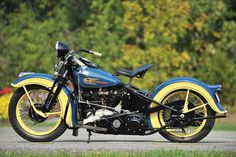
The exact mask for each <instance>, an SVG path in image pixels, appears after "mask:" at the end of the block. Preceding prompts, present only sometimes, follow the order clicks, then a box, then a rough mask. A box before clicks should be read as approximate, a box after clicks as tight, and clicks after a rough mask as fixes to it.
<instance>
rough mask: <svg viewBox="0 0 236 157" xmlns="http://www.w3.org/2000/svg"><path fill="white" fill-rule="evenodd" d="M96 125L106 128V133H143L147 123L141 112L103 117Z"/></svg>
mask: <svg viewBox="0 0 236 157" xmlns="http://www.w3.org/2000/svg"><path fill="white" fill-rule="evenodd" d="M96 125H97V126H98V127H103V128H107V129H108V130H107V131H106V133H107V134H123V135H143V134H144V133H145V131H146V125H147V124H146V121H145V119H144V117H143V116H142V115H141V114H139V113H129V114H127V113H125V114H114V115H111V116H107V117H103V118H102V119H101V120H99V121H97V122H96Z"/></svg>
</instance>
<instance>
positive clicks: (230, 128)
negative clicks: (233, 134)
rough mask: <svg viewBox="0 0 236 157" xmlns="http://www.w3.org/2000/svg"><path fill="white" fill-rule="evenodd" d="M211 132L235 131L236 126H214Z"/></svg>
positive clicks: (221, 124)
mask: <svg viewBox="0 0 236 157" xmlns="http://www.w3.org/2000/svg"><path fill="white" fill-rule="evenodd" d="M213 130H215V131H236V124H227V123H226V124H223V123H219V124H217V123H216V124H215V126H214V128H213Z"/></svg>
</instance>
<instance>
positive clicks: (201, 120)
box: [9, 41, 227, 142]
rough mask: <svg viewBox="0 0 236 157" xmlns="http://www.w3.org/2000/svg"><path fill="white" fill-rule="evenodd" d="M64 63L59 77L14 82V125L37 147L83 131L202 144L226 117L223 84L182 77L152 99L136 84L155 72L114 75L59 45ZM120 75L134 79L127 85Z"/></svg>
mask: <svg viewBox="0 0 236 157" xmlns="http://www.w3.org/2000/svg"><path fill="white" fill-rule="evenodd" d="M55 48H56V55H57V57H58V59H59V63H57V64H56V65H55V71H54V75H49V74H44V73H31V72H21V73H20V74H19V77H18V78H17V79H16V80H15V81H14V82H13V83H12V86H13V87H16V88H17V90H16V91H15V93H14V95H13V96H12V98H11V101H10V104H9V120H10V123H11V125H12V127H13V129H14V130H15V131H16V133H18V134H19V135H20V136H21V137H23V138H24V139H26V140H29V141H32V142H47V141H52V140H54V139H56V138H58V137H59V136H60V135H62V134H63V133H64V132H65V131H66V129H72V130H73V131H72V135H73V136H78V129H80V128H85V129H87V131H88V142H89V141H90V136H91V135H92V133H98V134H114V135H121V134H122V135H142V136H143V135H151V134H154V133H157V132H159V133H160V134H161V135H162V136H163V137H164V138H166V139H167V140H169V141H172V142H198V141H200V140H202V139H203V138H204V137H206V136H207V135H208V133H209V132H210V131H211V129H212V128H213V126H214V123H215V119H216V118H223V117H226V113H227V111H226V109H225V108H224V107H223V106H222V105H221V104H220V99H219V96H218V93H217V92H218V91H220V90H221V85H219V84H217V85H207V84H205V83H203V82H201V81H199V80H196V79H193V78H188V77H178V78H174V79H171V80H168V81H166V82H164V83H162V84H161V85H159V86H157V87H156V89H155V90H154V91H153V92H152V93H151V94H150V93H149V92H147V91H144V90H141V89H139V88H137V87H135V86H134V85H132V79H133V78H135V77H136V78H139V79H142V78H143V77H144V76H145V73H146V72H147V71H148V70H149V69H150V68H151V67H152V65H151V64H145V65H142V66H140V67H139V68H137V69H136V70H135V71H131V70H127V69H123V70H117V71H116V74H111V73H108V72H105V71H103V70H102V69H100V68H98V67H97V65H96V64H94V63H92V62H90V61H89V60H88V59H86V58H84V57H82V56H81V55H82V53H88V54H92V55H96V56H101V53H98V52H95V51H91V50H84V49H80V50H78V51H75V50H69V48H68V47H67V45H66V44H64V43H62V42H59V41H58V42H57V43H56V45H55ZM119 76H125V77H128V78H129V82H128V83H124V82H122V81H121V80H120V79H119Z"/></svg>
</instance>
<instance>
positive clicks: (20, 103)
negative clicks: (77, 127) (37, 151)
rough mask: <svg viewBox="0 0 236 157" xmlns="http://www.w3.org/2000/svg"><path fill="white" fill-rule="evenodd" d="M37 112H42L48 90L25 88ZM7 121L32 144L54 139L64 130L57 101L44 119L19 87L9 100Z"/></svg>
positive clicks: (29, 86) (39, 87)
mask: <svg viewBox="0 0 236 157" xmlns="http://www.w3.org/2000/svg"><path fill="white" fill-rule="evenodd" d="M26 89H27V91H28V93H29V96H30V98H31V100H32V102H33V104H34V106H35V107H36V109H37V110H39V111H42V112H43V104H44V102H45V101H46V98H47V96H48V94H49V89H48V88H46V87H43V86H40V85H28V86H27V87H26ZM9 120H10V123H11V125H12V127H13V129H14V130H15V131H16V132H17V133H18V134H19V135H20V136H21V137H23V138H24V139H26V140H29V141H32V142H48V141H52V140H54V139H56V138H57V137H59V136H60V135H61V134H63V133H64V132H65V130H66V126H65V124H64V122H63V120H62V118H61V104H60V102H59V101H58V100H57V101H56V103H55V104H54V106H53V108H52V110H51V111H50V114H49V115H48V116H47V117H46V118H44V117H41V116H40V115H38V114H37V113H36V112H35V111H34V109H33V108H32V107H31V105H30V101H29V98H28V96H27V94H26V92H25V91H24V89H23V88H22V87H21V88H19V89H17V91H16V92H15V93H14V95H13V96H12V98H11V101H10V105H9Z"/></svg>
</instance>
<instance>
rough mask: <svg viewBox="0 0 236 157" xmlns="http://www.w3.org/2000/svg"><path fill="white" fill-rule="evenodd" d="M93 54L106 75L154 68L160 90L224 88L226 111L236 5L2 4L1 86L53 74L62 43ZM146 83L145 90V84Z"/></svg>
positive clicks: (149, 83)
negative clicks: (168, 84) (198, 85)
mask: <svg viewBox="0 0 236 157" xmlns="http://www.w3.org/2000/svg"><path fill="white" fill-rule="evenodd" d="M57 40H61V41H64V42H65V43H67V44H68V45H69V46H70V47H71V48H74V49H79V48H84V49H92V50H96V51H99V52H102V53H103V57H102V58H95V57H92V56H86V57H88V58H90V59H91V60H93V61H94V62H96V63H97V64H98V65H99V66H100V67H101V68H103V69H105V70H108V71H110V72H112V73H113V72H114V70H115V69H119V68H129V69H135V68H136V67H138V66H140V65H141V64H145V63H151V64H153V65H154V67H153V68H152V70H151V71H150V72H149V73H147V75H146V77H145V80H144V81H142V80H138V79H135V80H134V84H135V85H137V86H139V87H141V88H144V89H148V90H153V89H154V88H155V86H156V85H158V84H160V83H161V82H163V81H165V80H168V79H170V78H173V77H177V76H192V77H195V78H197V79H200V80H202V81H204V82H207V83H209V84H214V83H222V84H223V85H224V91H223V95H222V98H223V103H227V104H230V105H234V104H235V102H236V97H235V96H234V95H235V94H234V93H235V92H236V72H235V69H236V57H235V55H236V3H235V1H233V0H215V1H211V0H175V1H172V0H158V1H157V0H152V1H145V0H139V1H120V0H109V1H108V0H97V1H92V0H86V1H83V0H72V1H68V0H64V1H62V0H58V1H49V0H42V1H16V0H3V1H1V2H0V49H1V52H0V62H1V63H2V64H1V66H0V71H1V72H0V80H1V86H6V85H9V84H10V82H11V81H13V80H14V79H15V78H16V76H17V74H18V73H19V72H20V71H35V72H47V73H51V72H52V71H53V64H54V63H55V61H56V56H55V53H54V43H55V42H56V41H57ZM143 82H145V83H143Z"/></svg>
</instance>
